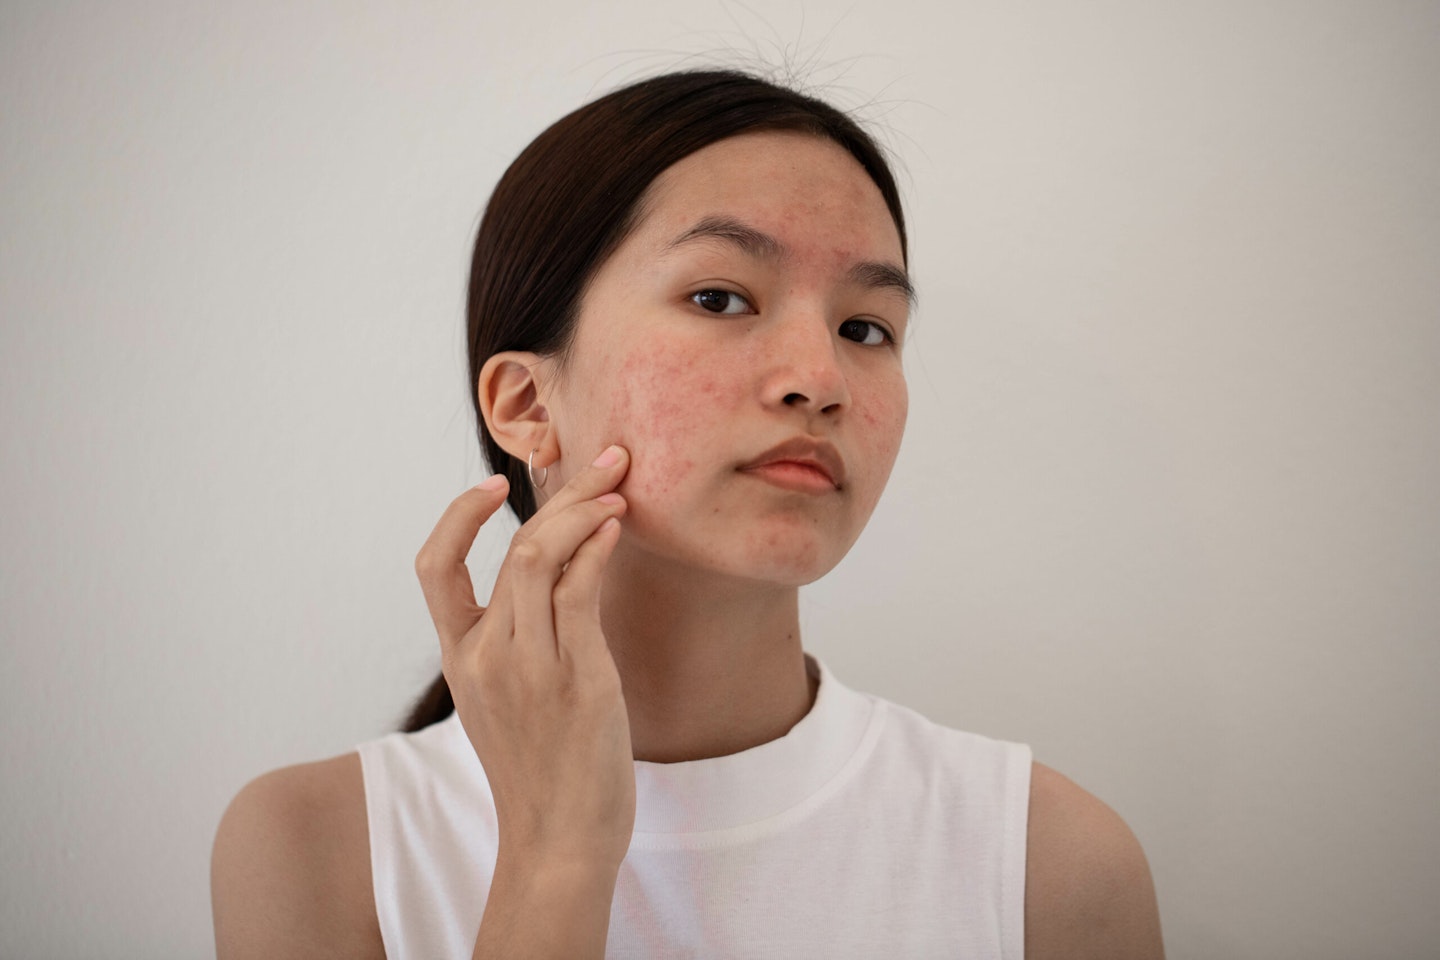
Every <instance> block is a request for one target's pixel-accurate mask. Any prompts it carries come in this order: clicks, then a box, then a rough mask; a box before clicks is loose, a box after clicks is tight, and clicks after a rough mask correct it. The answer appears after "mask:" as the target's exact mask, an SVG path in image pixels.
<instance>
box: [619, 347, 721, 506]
mask: <svg viewBox="0 0 1440 960" xmlns="http://www.w3.org/2000/svg"><path fill="white" fill-rule="evenodd" d="M614 389H615V391H616V395H617V396H618V398H619V399H618V400H617V401H616V403H615V404H614V408H613V409H614V422H613V423H612V424H611V429H612V430H613V431H614V433H615V435H616V436H620V437H624V438H625V440H627V441H628V442H629V444H630V450H631V453H632V454H633V466H632V467H631V470H630V474H629V475H628V476H627V477H626V478H625V483H624V484H622V490H623V488H624V487H626V486H628V487H629V488H630V494H631V495H632V496H638V497H642V498H652V497H663V496H665V495H666V494H668V493H669V492H670V491H672V490H673V489H674V488H675V487H676V486H677V485H679V484H680V483H681V482H682V481H683V480H684V479H685V477H686V476H687V475H688V474H689V473H690V471H692V470H693V469H694V468H695V462H694V461H693V460H691V459H690V458H689V457H688V456H686V451H687V450H689V449H693V448H694V446H695V444H696V443H697V440H698V441H700V442H703V438H704V437H705V436H706V435H708V434H709V432H710V428H711V426H712V424H713V422H714V416H715V410H716V407H717V404H718V403H719V402H720V400H721V396H722V390H721V387H720V384H719V382H718V381H717V380H715V379H714V378H713V377H711V376H709V375H708V374H707V373H706V372H705V370H704V369H703V368H702V365H701V364H699V363H698V362H696V361H695V360H694V359H693V358H686V357H678V356H676V355H675V354H673V353H671V352H667V351H665V350H663V349H653V348H652V349H645V350H640V351H637V352H636V353H634V354H631V355H630V356H629V357H627V358H626V360H625V361H624V363H622V364H621V365H620V368H619V373H618V374H617V380H616V383H615V384H614ZM622 442H624V441H622Z"/></svg>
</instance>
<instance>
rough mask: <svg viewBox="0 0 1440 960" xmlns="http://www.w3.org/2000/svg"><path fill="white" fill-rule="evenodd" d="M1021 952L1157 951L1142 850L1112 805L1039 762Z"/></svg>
mask: <svg viewBox="0 0 1440 960" xmlns="http://www.w3.org/2000/svg"><path fill="white" fill-rule="evenodd" d="M1026 846H1027V853H1026V869H1025V956H1026V957H1027V958H1032V960H1041V958H1048V957H1065V958H1072V960H1074V958H1079V960H1083V958H1087V957H1095V958H1100V957H1104V958H1110V960H1158V958H1161V957H1163V956H1164V948H1163V946H1162V944H1161V937H1160V915H1159V911H1158V908H1157V906H1156V901H1155V885H1154V882H1153V881H1152V879H1151V876H1150V866H1149V863H1148V862H1147V861H1146V859H1145V852H1144V851H1143V850H1142V849H1141V847H1140V842H1139V841H1138V840H1137V839H1136V838H1135V834H1134V833H1133V832H1131V830H1130V828H1129V826H1127V825H1126V823H1125V821H1124V820H1122V819H1121V818H1120V815H1119V814H1117V813H1116V812H1115V811H1114V810H1112V809H1110V807H1108V806H1107V805H1106V804H1105V803H1104V802H1102V801H1101V800H1100V799H1098V798H1097V797H1095V796H1094V795H1092V794H1091V793H1089V792H1088V791H1086V790H1085V789H1083V788H1081V787H1080V786H1078V785H1077V784H1075V783H1074V782H1073V781H1071V780H1070V779H1069V778H1067V777H1065V776H1064V775H1062V774H1060V773H1058V772H1056V771H1055V770H1052V769H1051V768H1050V767H1047V766H1045V765H1044V764H1041V763H1036V764H1034V765H1033V767H1032V770H1031V776H1030V815H1029V820H1028V827H1027V840H1026Z"/></svg>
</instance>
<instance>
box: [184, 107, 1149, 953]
mask: <svg viewBox="0 0 1440 960" xmlns="http://www.w3.org/2000/svg"><path fill="white" fill-rule="evenodd" d="M642 210H643V212H644V216H643V217H642V218H641V219H640V221H639V223H638V225H637V227H636V228H635V230H634V231H633V232H632V234H631V235H630V236H629V237H628V238H627V239H626V240H625V241H624V242H623V243H622V244H621V245H620V247H619V248H618V249H617V251H616V252H615V253H614V254H613V255H612V257H611V258H610V259H609V260H608V261H607V262H606V263H605V264H603V265H602V266H601V268H600V269H599V271H598V272H597V274H596V275H595V277H594V278H593V279H592V282H591V284H590V285H589V287H588V288H587V291H586V294H585V297H584V301H583V304H582V309H581V312H580V315H579V319H578V326H577V329H576V335H575V339H574V342H573V345H572V348H571V350H570V351H569V353H568V354H567V356H565V357H563V358H560V357H540V356H536V355H534V354H526V353H518V352H515V353H504V354H498V355H496V356H495V357H492V358H490V360H489V361H487V363H486V364H485V366H484V368H483V370H482V372H481V376H480V378H479V382H478V384H477V385H476V386H477V390H478V391H479V398H480V402H481V409H482V411H483V413H484V416H485V419H486V422H487V426H488V427H489V429H490V432H491V434H492V435H493V436H494V437H495V438H496V440H497V441H498V442H499V443H500V444H501V445H502V447H504V449H506V450H507V452H509V453H510V454H511V455H512V456H515V457H518V458H520V459H522V460H523V459H526V458H527V457H528V456H530V454H531V452H532V451H534V454H535V462H536V466H537V467H540V466H548V467H549V476H548V479H547V481H546V483H545V484H544V486H543V488H542V489H540V490H538V491H537V499H538V501H539V502H540V504H541V506H540V510H539V512H538V513H537V515H536V516H535V517H534V518H532V519H531V520H530V521H528V522H527V523H526V524H524V525H523V526H522V527H521V529H520V531H519V532H518V533H517V534H516V536H515V538H514V540H513V541H512V544H511V548H510V550H509V552H508V554H507V556H506V559H505V561H504V563H503V564H502V566H501V569H500V571H499V574H498V576H497V578H496V582H495V587H494V590H493V591H492V593H491V595H490V597H489V598H488V600H487V604H486V605H485V606H481V605H480V604H479V603H478V601H477V598H476V597H475V596H474V594H473V592H472V589H473V588H472V587H471V577H470V573H469V571H468V570H467V569H466V566H465V557H466V554H467V553H468V551H469V548H470V545H471V543H472V542H473V540H474V538H475V536H476V534H477V532H478V530H479V529H480V527H481V526H482V525H483V524H484V523H485V522H486V521H487V520H488V519H489V518H490V517H491V516H492V515H493V514H494V513H495V511H497V510H498V509H500V507H501V506H502V504H503V502H504V499H505V495H506V490H507V488H506V485H505V481H504V480H503V478H494V479H492V481H489V482H487V483H485V484H482V485H480V486H477V487H476V488H474V489H472V490H469V491H466V492H465V493H464V494H462V495H461V496H460V497H458V498H456V500H455V501H454V502H453V503H452V504H451V505H450V507H449V508H448V509H447V510H446V512H445V514H444V516H442V517H441V519H440V521H439V523H437V525H436V527H435V530H434V532H433V533H432V534H431V537H430V539H429V540H427V542H426V544H425V546H424V547H423V548H422V550H421V551H420V554H419V556H418V557H417V558H416V571H417V574H418V576H419V579H420V582H421V586H422V589H423V590H424V592H425V597H426V602H427V604H428V606H429V608H430V612H431V615H432V617H433V619H434V621H435V626H436V631H437V634H438V635H439V639H440V646H441V650H442V658H443V664H444V670H445V675H446V678H447V680H448V681H449V683H450V687H451V690H452V692H453V693H454V696H455V701H456V710H457V712H458V713H459V714H460V717H461V720H462V722H463V724H464V728H465V730H466V733H467V735H468V736H469V737H470V740H471V744H472V746H473V747H474V748H475V751H476V754H477V756H478V757H479V758H480V761H481V763H482V764H483V765H484V768H485V771H486V774H487V777H488V778H489V780H490V783H491V787H492V790H493V791H494V793H495V797H496V806H497V814H498V816H499V822H500V853H499V858H498V860H497V863H496V866H495V873H494V881H493V884H492V887H491V893H490V898H489V900H488V901H487V904H486V909H485V917H484V920H483V922H482V924H481V929H480V934H479V937H478V939H477V942H476V948H475V956H477V957H478V956H505V957H525V956H534V957H544V956H554V957H559V956H565V957H585V956H589V957H600V956H603V954H604V948H605V938H606V933H607V924H608V916H609V907H610V902H611V898H612V897H613V893H614V883H615V877H616V873H617V871H618V869H619V866H620V863H621V861H622V859H623V857H624V855H625V852H626V850H627V848H628V843H629V838H630V834H631V831H632V830H633V826H634V805H635V798H634V775H633V764H632V761H633V760H634V759H645V760H654V761H660V762H670V761H678V760H694V759H702V758H706V757H714V756H721V755H725V754H730V753H735V752H738V751H740V750H744V749H748V748H750V747H754V746H756V745H759V744H761V743H766V742H768V741H770V740H773V739H775V738H777V737H779V736H782V735H783V734H784V733H785V732H786V731H788V730H789V729H790V727H791V726H793V725H794V724H795V722H797V721H798V720H799V719H800V718H801V717H803V716H804V715H805V713H806V712H807V711H808V710H809V709H810V706H811V705H812V704H813V701H814V695H815V690H814V687H813V685H812V683H811V681H810V679H809V678H808V676H807V673H806V670H805V666H804V659H803V648H802V645H801V640H800V631H799V616H798V606H797V590H798V587H799V586H800V585H801V584H805V583H809V582H811V581H813V580H815V579H816V578H818V577H820V576H822V575H823V574H824V573H826V572H827V571H829V570H830V569H831V568H832V567H833V566H834V565H835V564H836V563H838V562H839V560H840V559H841V558H842V557H843V556H844V555H845V553H846V551H848V550H849V548H850V546H851V545H852V544H853V543H854V541H855V539H856V538H857V537H858V536H859V534H860V532H861V530H862V529H863V527H864V525H865V523H866V521H867V520H868V519H869V517H870V514H871V511H872V510H873V509H874V507H875V504H876V502H877V500H878V499H879V496H880V493H881V491H882V490H883V488H884V485H885V482H886V480H887V478H888V476H889V473H890V469H891V466H892V465H893V463H894V459H895V455H896V452H897V451H898V448H899V443H900V438H901V435H902V432H903V428H904V422H905V415H906V406H907V399H906V388H905V379H904V374H903V370H902V369H901V363H900V343H901V342H903V337H904V333H905V326H906V322H907V319H908V307H909V303H908V299H907V296H906V291H905V290H904V289H903V287H904V282H903V260H902V257H901V247H900V243H899V237H898V234H897V232H896V230H895V227H894V224H893V222H892V221H891V219H890V216H889V213H888V210H887V209H886V207H885V205H884V203H883V200H882V199H881V197H880V195H879V192H878V190H877V189H876V188H875V186H874V184H873V183H872V182H871V181H870V179H869V177H868V176H867V175H866V174H865V172H864V171H863V170H862V169H861V168H860V167H859V165H858V164H857V163H856V162H855V161H854V159H853V158H851V157H850V155H849V154H848V153H846V152H845V151H844V150H843V149H841V148H840V147H838V146H836V145H835V144H833V143H830V142H829V141H826V140H822V139H817V138H813V137H809V136H806V135H801V134H795V133H773V132H772V133H760V134H747V135H743V136H739V137H735V138H732V139H730V140H726V141H722V142H720V143H717V144H714V145H712V146H710V147H707V148H705V149H703V150H701V151H698V152H697V153H695V154H693V155H691V156H690V157H688V158H686V159H685V160H682V161H681V162H679V163H677V164H676V165H675V166H673V167H671V168H670V169H669V170H668V171H666V172H665V173H664V174H663V175H662V176H661V177H660V178H659V179H657V181H656V182H655V183H654V184H653V185H652V187H651V189H650V191H649V192H648V193H647V195H646V197H645V198H644V201H643V206H642ZM897 277H899V278H900V280H899V281H898V282H897V280H896V278H897ZM795 440H799V441H802V442H804V443H808V444H810V445H811V447H812V449H813V448H818V447H819V446H823V447H824V449H826V450H829V451H830V454H829V455H828V457H827V456H819V455H817V459H818V460H822V461H827V463H826V466H825V468H824V469H823V470H821V471H818V472H817V471H816V470H815V469H813V468H812V467H807V466H805V465H803V464H799V463H797V462H796V457H799V459H801V460H803V459H804V455H803V452H802V454H798V455H797V454H787V455H786V457H788V458H789V459H788V460H787V459H786V457H781V458H779V460H778V461H777V460H776V459H775V458H770V459H767V458H766V456H765V454H766V451H769V450H771V449H772V448H774V447H775V446H776V445H777V444H781V443H783V442H786V441H795ZM796 477H799V478H800V480H801V482H799V483H798V484H797V483H795V482H792V481H794V480H795V479H796ZM827 477H828V478H827ZM332 808H333V809H335V810H338V811H341V812H342V815H339V816H336V817H333V818H327V817H325V816H323V815H322V812H323V811H325V810H328V809H332ZM1030 816H1031V823H1030V831H1029V842H1030V846H1029V850H1028V853H1027V887H1026V894H1027V903H1026V923H1027V937H1026V940H1027V948H1026V953H1027V956H1029V957H1031V958H1032V960H1033V958H1036V957H1039V958H1045V957H1061V956H1064V957H1089V956H1093V957H1101V956H1103V957H1109V958H1154V957H1158V956H1161V953H1162V950H1161V947H1160V941H1159V926H1158V916H1157V915H1156V912H1155V907H1154V895H1153V887H1152V885H1151V884H1150V880H1149V873H1148V868H1147V867H1146V866H1145V861H1144V855H1143V853H1141V851H1140V847H1139V845H1138V844H1137V843H1136V842H1135V840H1134V837H1133V835H1131V834H1130V832H1129V830H1128V829H1127V828H1125V825H1124V823H1123V822H1122V821H1121V820H1120V819H1119V817H1117V816H1115V815H1114V813H1113V812H1111V811H1109V809H1108V808H1106V807H1105V806H1104V805H1103V804H1100V803H1099V801H1097V800H1095V799H1094V798H1093V797H1090V795H1089V794H1087V793H1085V791H1083V790H1081V789H1080V788H1079V787H1077V786H1075V785H1074V784H1073V783H1070V781H1068V780H1065V779H1064V778H1063V777H1060V776H1059V775H1058V774H1055V773H1054V772H1053V771H1050V770H1048V768H1045V767H1043V766H1039V765H1037V766H1036V768H1035V774H1034V784H1033V788H1032V796H1031V813H1030ZM369 881H370V876H369V859H368V840H367V837H366V830H365V819H364V796H363V783H362V782H361V779H360V771H359V764H358V760H357V759H356V757H355V755H354V754H348V755H346V756H345V757H341V758H336V759H335V760H332V761H325V762H324V763H322V764H309V765H302V766H300V767H292V768H287V769H286V770H282V771H276V772H275V773H272V774H268V775H266V776H265V777H262V778H260V779H259V780H257V781H256V782H255V783H253V784H251V785H250V786H248V787H246V789H245V790H243V791H242V792H241V794H240V795H239V796H237V798H236V799H235V801H234V803H233V804H232V805H231V808H230V810H229V811H227V813H226V816H225V818H224V820H223V821H222V823H221V827H220V830H219V833H218V834H217V838H216V845H215V853H214V858H213V861H212V893H213V898H214V903H215V917H216V937H217V944H218V952H219V955H220V956H221V957H249V956H267V957H283V956H323V955H327V954H333V955H337V956H340V955H344V956H367V955H379V952H381V951H380V944H379V942H378V936H379V935H378V927H377V925H376V922H375V908H374V901H373V898H372V897H371V896H370V892H369V891H370V886H369ZM322 892H323V893H322ZM332 937H334V938H336V939H334V940H331V939H330V938H332ZM327 943H329V944H332V945H334V946H332V947H331V948H322V945H324V944H327ZM341 945H343V949H342V946H341Z"/></svg>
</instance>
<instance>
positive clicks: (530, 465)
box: [525, 450, 550, 490]
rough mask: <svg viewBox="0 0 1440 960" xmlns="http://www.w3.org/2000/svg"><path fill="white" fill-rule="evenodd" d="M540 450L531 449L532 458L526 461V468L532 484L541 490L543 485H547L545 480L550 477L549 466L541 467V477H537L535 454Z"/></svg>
mask: <svg viewBox="0 0 1440 960" xmlns="http://www.w3.org/2000/svg"><path fill="white" fill-rule="evenodd" d="M539 452H540V451H539V450H531V451H530V459H529V460H528V461H526V463H525V469H526V470H527V471H528V472H529V474H530V486H532V487H534V488H535V489H536V490H539V489H540V488H541V487H543V486H545V481H546V480H549V479H550V468H549V467H541V468H540V479H538V480H537V479H535V454H537V453H539Z"/></svg>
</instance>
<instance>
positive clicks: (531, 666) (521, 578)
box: [415, 447, 635, 942]
mask: <svg viewBox="0 0 1440 960" xmlns="http://www.w3.org/2000/svg"><path fill="white" fill-rule="evenodd" d="M628 467H629V455H628V453H627V452H626V451H625V450H624V449H623V448H621V447H611V448H609V449H608V450H606V451H605V452H604V453H602V454H601V455H600V457H599V458H598V459H597V460H596V461H595V463H594V464H592V465H591V466H590V467H588V468H586V469H585V470H584V471H583V472H581V473H580V474H578V475H577V476H575V477H574V478H573V479H572V480H571V481H570V482H569V483H567V484H566V485H565V486H564V487H563V488H561V489H560V490H559V491H557V492H556V494H555V495H554V496H553V497H551V499H550V501H549V502H548V503H546V504H545V505H544V506H543V507H541V508H540V509H539V511H537V512H536V514H535V516H534V517H532V518H531V519H530V520H529V521H528V522H527V523H525V524H524V525H523V526H522V527H521V528H520V530H519V531H518V532H517V533H516V534H515V537H514V539H513V540H512V541H511V543H510V550H509V552H508V553H507V555H506V557H505V561H504V563H503V564H502V566H501V568H500V573H499V575H498V577H497V578H496V582H495V590H494V593H493V594H492V596H491V598H490V604H489V606H488V607H481V606H480V605H479V604H477V603H476V601H475V594H474V589H473V587H472V585H471V581H470V572H469V570H468V569H466V566H465V558H466V555H467V554H468V553H469V551H470V547H471V544H472V543H473V542H474V540H475V536H476V534H477V533H478V532H479V530H480V526H481V525H482V524H483V523H484V522H485V521H486V520H488V519H489V518H490V517H491V515H493V514H494V513H495V511H496V510H498V509H499V508H500V506H501V505H502V504H503V503H504V502H505V496H506V492H507V490H508V484H507V482H506V481H505V478H504V477H503V476H496V477H492V478H490V479H489V480H487V481H485V482H484V483H482V484H480V485H479V486H477V487H474V488H472V489H470V490H468V491H466V492H465V493H463V494H461V495H460V496H459V497H458V498H456V500H455V501H454V502H453V503H451V504H450V507H449V508H448V509H447V510H446V511H445V514H444V516H442V517H441V518H440V522H439V523H438V524H437V525H436V526H435V530H434V532H433V533H431V535H430V539H429V540H427V541H426V542H425V546H424V547H422V548H421V550H420V553H419V555H418V556H417V557H416V558H415V570H416V573H417V574H418V575H419V577H420V584H421V587H422V588H423V589H424V591H425V602H426V604H427V605H428V606H429V608H430V615H431V616H432V617H433V618H434V620H435V628H436V630H437V631H438V632H439V634H440V646H441V650H442V653H443V664H444V673H445V679H446V681H447V682H448V683H449V685H450V692H451V694H452V695H453V697H454V699H455V710H456V712H457V713H458V714H459V715H460V721H461V723H462V724H463V725H464V727H465V732H466V734H467V735H468V736H469V737H470V743H471V744H472V745H473V746H474V748H475V753H476V755H477V756H479V758H480V763H481V764H482V765H483V766H484V768H485V775H486V777H487V778H488V779H489V782H490V789H491V791H492V793H493V794H494V797H495V808H496V815H497V817H498V820H499V829H500V860H499V862H497V865H496V873H497V875H498V874H500V873H501V872H502V870H509V869H510V868H512V867H513V868H514V870H515V871H518V873H512V874H511V878H512V879H513V878H514V877H516V876H517V875H523V877H522V879H521V880H519V881H518V882H517V887H518V888H523V889H528V888H531V887H532V886H533V885H534V884H535V883H536V882H538V880H539V878H540V876H541V875H542V874H544V875H546V876H547V877H548V878H549V879H550V880H551V881H553V880H554V878H555V877H556V876H557V875H563V876H569V877H576V876H584V875H592V874H593V875H595V876H604V875H606V873H607V871H608V874H609V877H610V882H611V884H613V882H614V873H615V871H618V869H619V866H620V861H621V860H623V859H624V857H625V853H626V851H627V850H628V849H629V846H630V837H631V833H632V832H633V830H634V826H635V771H634V766H633V753H632V749H631V744H630V724H629V720H628V718H627V716H626V712H625V700H624V697H623V696H622V694H621V689H620V676H619V674H618V673H617V672H616V669H615V662H614V661H613V660H612V659H611V657H610V650H609V648H608V647H607V646H606V643H605V636H604V634H603V633H602V632H601V629H600V581H601V574H602V572H603V570H604V567H605V563H606V561H607V560H608V559H609V557H610V554H611V551H613V550H614V548H615V544H616V542H617V541H618V540H619V537H620V524H619V520H618V518H619V517H620V516H621V515H622V514H624V512H625V501H624V499H623V498H622V497H621V496H620V495H619V494H618V493H615V492H614V491H615V487H616V486H617V485H618V484H619V483H620V479H621V478H622V477H623V476H624V475H625V471H626V470H627V469H628ZM502 879H503V878H501V877H499V876H497V877H496V882H497V884H498V883H500V881H501V880H502ZM497 892H499V891H497V890H495V889H493V888H492V901H493V899H494V895H495V894H496V893H497ZM517 895H519V894H518V893H517ZM492 905H493V903H492ZM604 907H605V912H606V913H607V914H608V910H609V903H608V901H607V902H606V903H605V904H604ZM489 918H490V911H489V910H487V913H486V923H487V924H488V923H489V922H490V920H489ZM552 921H553V918H552ZM482 933H483V930H482ZM482 939H483V937H482ZM602 942H603V939H602Z"/></svg>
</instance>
